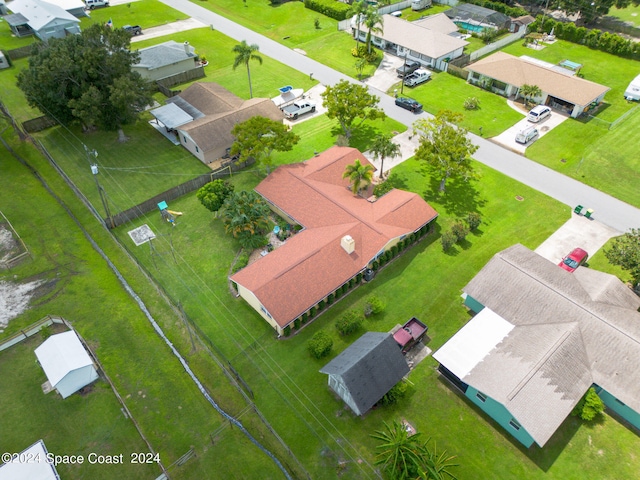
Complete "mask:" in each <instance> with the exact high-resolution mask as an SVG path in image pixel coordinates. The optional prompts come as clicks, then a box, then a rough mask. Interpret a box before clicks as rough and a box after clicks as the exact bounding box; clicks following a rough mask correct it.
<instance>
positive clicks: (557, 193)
mask: <svg viewBox="0 0 640 480" xmlns="http://www.w3.org/2000/svg"><path fill="white" fill-rule="evenodd" d="M161 1H162V2H163V3H165V4H166V5H169V6H170V7H172V8H175V9H176V10H179V11H181V12H183V13H184V14H186V15H189V16H191V17H193V18H195V19H196V20H199V21H200V22H202V23H203V24H205V25H210V26H211V27H212V28H213V29H215V30H218V31H220V32H221V33H223V34H225V35H227V36H228V37H231V38H234V39H236V40H238V41H241V40H246V41H247V43H250V44H251V43H255V44H257V45H258V46H259V47H260V52H261V53H263V54H265V55H267V56H269V57H271V58H274V59H276V60H278V61H280V62H282V63H284V64H285V65H289V66H290V67H292V68H295V69H297V70H298V71H300V72H303V73H306V74H307V75H308V74H310V73H313V78H314V79H316V80H318V81H319V82H321V83H323V84H324V85H333V84H335V83H337V82H339V81H340V80H343V79H344V80H348V81H350V82H356V80H354V79H353V78H351V77H348V76H346V75H343V74H342V73H340V72H337V71H335V70H333V69H332V68H329V67H327V66H325V65H323V64H321V63H319V62H316V61H315V60H312V59H310V58H308V57H306V56H305V55H303V54H301V53H299V52H296V51H294V50H292V49H291V48H289V47H287V46H285V45H282V44H280V43H277V42H275V41H273V40H271V39H269V38H267V37H264V36H263V35H260V34H258V33H256V32H253V31H252V30H249V29H248V28H245V27H243V26H242V25H238V24H237V23H234V22H232V21H231V20H228V19H226V18H224V17H222V16H220V15H218V14H215V13H213V12H211V11H209V10H206V9H205V8H202V7H200V6H198V5H196V4H194V3H191V2H189V1H188V0H161ZM246 8H247V15H251V7H250V6H248V7H246ZM368 88H369V89H370V91H371V92H372V93H374V94H376V95H378V96H379V97H380V107H382V108H383V109H384V111H385V112H386V114H387V115H388V116H389V117H390V118H393V119H394V120H396V121H398V122H401V123H403V124H404V125H407V126H408V127H410V126H411V125H412V124H413V122H414V121H415V120H416V119H417V118H421V117H422V118H430V117H431V115H429V114H427V113H421V114H419V115H414V114H413V113H411V112H409V111H408V110H403V109H401V108H399V107H397V106H396V105H395V103H394V98H393V97H391V96H389V95H387V94H386V93H384V92H382V91H380V90H378V89H376V88H373V87H371V86H369V87H368ZM469 136H470V138H471V140H472V141H473V143H475V144H476V145H478V147H479V149H478V151H477V152H476V153H475V155H474V158H475V159H476V160H478V161H479V162H482V163H484V164H485V165H487V166H489V167H491V168H493V169H495V170H498V171H499V172H502V173H503V174H505V175H507V176H509V177H511V178H513V179H515V180H518V181H520V182H522V183H524V184H525V185H528V186H530V187H532V188H535V189H536V190H538V191H540V192H542V193H544V194H546V195H549V196H550V197H552V198H554V199H556V200H558V201H560V202H562V203H564V204H566V205H568V206H569V207H571V209H573V207H575V206H576V205H583V206H584V207H585V208H591V209H593V210H594V214H593V218H594V219H596V220H598V221H600V222H602V223H604V224H605V225H608V226H610V227H612V228H614V229H616V230H618V231H621V232H625V231H627V230H629V229H630V228H640V209H638V208H636V207H633V206H631V205H629V204H627V203H625V202H622V201H620V200H618V199H616V198H613V197H611V196H610V195H607V194H605V193H603V192H600V191H598V190H596V189H594V188H592V187H589V186H587V185H585V184H583V183H581V182H578V181H576V180H573V179H572V178H569V177H567V176H565V175H562V174H561V173H558V172H556V171H554V170H551V169H550V168H547V167H545V166H543V165H541V164H539V163H536V162H533V161H531V160H528V159H526V158H525V157H523V156H522V155H519V154H516V153H514V152H512V151H510V150H508V149H505V148H503V147H501V146H499V145H497V144H495V143H493V142H490V141H488V140H486V139H484V138H482V137H479V136H477V135H474V134H471V133H470V134H469Z"/></svg>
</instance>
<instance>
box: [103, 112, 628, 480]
mask: <svg viewBox="0 0 640 480" xmlns="http://www.w3.org/2000/svg"><path fill="white" fill-rule="evenodd" d="M314 121H316V120H314ZM304 124H306V125H305V128H308V129H309V132H308V133H305V137H306V136H307V135H309V137H307V138H308V139H311V138H317V139H318V140H317V141H318V142H321V138H322V136H321V135H319V136H318V137H313V135H314V134H313V132H312V131H313V130H314V129H315V125H314V124H313V123H312V121H309V122H304ZM302 125H303V124H301V125H300V126H302ZM476 168H477V169H478V172H479V174H480V178H479V180H478V181H476V182H472V183H471V184H465V183H455V182H454V183H452V184H451V185H449V186H448V189H447V194H446V195H445V196H439V195H438V194H436V193H434V192H435V189H436V188H437V186H436V183H437V182H435V183H434V182H433V181H431V180H429V179H428V177H426V176H425V175H424V173H423V172H422V168H421V166H420V165H418V164H416V163H415V162H414V161H407V162H405V163H403V164H402V165H401V166H399V167H397V168H396V169H395V170H394V172H393V175H394V176H397V178H398V179H399V183H400V184H401V185H403V187H404V188H407V189H409V190H412V191H415V192H418V193H420V194H421V195H424V197H425V198H426V199H427V200H428V201H429V202H430V203H432V205H434V207H435V208H436V209H437V210H438V212H439V213H440V217H439V219H438V226H437V228H436V231H435V233H434V234H432V235H431V236H429V237H427V238H426V239H425V240H424V241H423V242H422V243H421V244H419V245H418V246H417V247H415V248H414V249H413V250H412V251H410V252H408V253H407V254H406V255H405V256H403V257H402V258H400V259H398V260H397V261H396V262H394V263H392V264H391V265H390V266H388V267H387V268H386V269H385V270H383V271H382V272H380V273H379V274H378V276H377V277H376V280H375V281H374V282H372V283H371V284H368V285H366V286H362V287H360V288H359V289H357V290H355V291H354V292H352V293H351V294H349V295H348V296H347V297H345V298H343V299H342V300H341V301H340V302H339V303H338V304H336V305H335V306H334V307H332V309H330V310H329V311H327V312H326V313H324V314H323V315H322V316H321V317H320V318H318V319H317V320H316V321H314V322H313V323H311V324H309V325H308V326H307V327H306V328H304V329H303V330H302V331H301V332H300V333H299V334H298V335H295V336H293V337H291V338H289V339H287V340H284V341H274V340H273V337H274V334H273V331H272V330H271V329H270V328H269V327H268V326H267V325H266V323H265V322H264V321H263V320H262V319H261V318H260V317H259V316H258V315H257V314H256V313H255V312H253V311H252V310H251V308H250V307H248V305H246V303H245V302H243V301H242V300H240V299H235V298H233V297H232V296H230V294H229V291H228V286H227V283H226V281H225V279H224V277H225V275H226V274H227V273H228V271H229V266H230V264H231V261H232V259H233V257H234V256H235V252H236V250H237V248H238V245H237V244H236V243H235V242H234V241H232V240H231V239H229V238H228V237H227V236H225V235H224V234H223V229H222V225H221V223H220V221H219V220H216V219H214V218H213V216H212V215H211V214H210V213H209V212H208V211H206V210H205V209H204V208H203V207H202V206H201V205H199V203H198V201H197V200H196V199H195V198H194V196H193V195H189V196H185V197H183V198H181V199H179V200H177V201H175V202H173V204H172V208H174V207H175V209H177V210H180V211H183V212H185V215H184V216H183V217H181V218H180V223H179V224H178V225H177V226H176V227H175V228H170V227H169V226H168V225H166V224H163V223H162V221H161V219H160V217H159V215H157V214H150V215H147V216H146V217H145V218H142V219H140V220H139V221H136V222H134V223H133V224H132V225H130V226H126V227H123V228H120V229H118V230H117V233H116V234H117V235H118V236H119V237H120V238H121V240H122V241H123V242H124V243H125V244H126V245H128V248H129V249H130V250H132V251H133V253H134V254H135V255H136V256H137V257H138V258H139V259H140V261H141V262H142V263H144V264H145V265H148V268H150V269H151V271H152V272H153V274H154V276H156V278H157V279H158V281H159V282H161V283H162V284H163V285H164V286H165V288H166V289H167V291H168V292H169V293H170V295H172V296H176V297H179V298H181V299H183V301H184V305H185V309H186V310H187V312H188V314H189V315H190V316H191V317H192V318H196V319H197V321H198V322H199V325H201V327H202V329H203V330H204V331H205V332H206V334H207V336H208V337H209V338H211V339H213V340H214V342H215V343H216V344H217V345H218V346H219V347H220V348H221V349H222V350H223V351H224V353H225V355H227V356H228V357H229V358H230V359H231V361H232V363H233V364H234V365H235V366H236V368H238V370H239V371H240V373H241V374H242V375H243V376H244V377H245V379H246V380H247V381H248V383H249V384H250V385H251V388H252V389H253V390H254V391H255V392H258V394H257V397H256V399H257V402H258V404H259V405H260V407H261V409H262V410H263V411H264V412H265V413H266V414H267V416H268V418H269V420H270V422H271V423H272V424H273V425H274V427H275V428H276V430H277V431H278V432H279V433H280V434H281V435H282V436H283V438H285V440H286V441H287V443H288V444H289V445H291V446H292V448H293V451H294V453H295V454H296V455H297V456H298V458H300V459H301V460H302V462H303V463H304V465H305V467H306V468H307V469H308V471H309V472H310V474H311V476H312V477H313V478H319V479H323V478H327V479H328V478H335V475H336V472H337V471H338V468H339V467H338V463H339V462H341V461H344V462H346V471H344V472H343V471H342V470H341V473H340V474H341V475H342V476H343V478H362V477H365V476H367V475H371V474H372V471H373V470H372V467H371V465H372V464H373V461H374V447H375V444H374V442H373V441H372V440H371V439H370V438H369V434H370V433H372V432H373V431H374V430H377V429H380V428H381V427H382V421H387V422H389V421H391V420H393V419H399V418H407V419H409V420H410V421H411V422H412V423H413V424H414V425H416V426H417V427H418V430H419V431H421V432H424V433H425V434H426V435H430V436H432V437H433V438H434V439H435V440H436V441H437V443H438V446H439V447H440V448H446V449H447V450H448V451H449V452H450V453H453V454H456V455H458V458H459V462H460V464H461V465H462V466H461V468H460V469H459V471H458V477H459V478H461V479H466V478H469V479H473V478H514V479H519V478H558V479H564V478H578V477H579V475H578V474H577V473H576V472H580V473H583V472H585V471H586V472H589V473H590V474H591V475H592V476H594V477H598V478H600V477H603V478H604V477H605V476H607V475H608V476H609V478H628V477H629V475H631V472H632V471H633V470H634V469H635V468H637V467H638V465H637V463H638V462H637V460H636V459H635V457H633V456H632V452H633V450H634V449H635V448H637V447H638V446H640V440H639V439H638V438H637V436H636V435H635V434H634V433H632V432H630V431H629V430H627V429H626V428H624V427H623V426H622V425H620V424H619V423H618V422H616V421H612V420H611V419H609V418H606V420H605V422H604V423H602V424H599V425H597V426H596V427H587V426H580V425H579V424H578V423H577V422H575V421H574V420H573V419H569V420H568V421H567V422H565V424H564V425H563V427H562V428H561V429H560V431H559V432H558V434H557V435H556V436H555V437H553V439H552V440H551V442H550V444H549V445H548V446H547V448H545V449H538V448H535V447H534V448H533V449H530V450H529V451H525V450H524V449H522V448H520V447H519V445H518V444H517V443H515V441H513V440H512V439H511V438H510V437H509V436H508V435H507V434H505V433H504V432H502V430H501V429H500V428H499V427H497V426H496V425H495V424H494V423H493V422H492V421H491V420H490V419H488V418H487V417H486V416H485V415H484V414H482V413H481V412H479V411H478V410H476V409H475V408H474V407H473V406H472V405H470V404H469V403H467V402H466V401H465V400H464V399H461V398H460V397H459V396H458V395H456V394H455V393H454V392H453V391H451V389H450V388H449V387H448V386H447V384H445V383H443V382H442V381H441V380H440V379H439V378H438V376H437V374H436V372H435V366H436V365H435V362H433V360H431V359H427V360H425V362H424V363H423V364H421V365H420V366H419V367H418V368H417V369H416V370H415V371H414V372H413V373H412V374H411V377H410V380H411V382H412V387H411V388H410V393H409V396H408V398H407V399H406V400H404V401H403V402H402V403H401V404H400V405H398V406H396V407H393V408H390V409H377V410H374V411H372V412H370V413H368V414H367V415H366V416H365V417H363V418H354V417H353V416H352V415H351V414H350V413H349V412H348V411H347V410H345V409H344V405H343V404H342V402H340V401H338V400H336V399H335V398H334V396H333V395H331V394H330V393H329V391H328V389H327V386H326V381H327V379H326V377H325V376H324V375H321V374H319V373H318V370H319V369H320V368H321V367H322V366H323V365H324V364H325V363H326V361H328V360H323V361H316V360H312V359H311V358H310V357H309V354H308V352H307V351H306V342H307V340H308V339H309V338H310V337H311V336H312V335H313V334H314V333H315V332H316V331H318V330H322V329H324V330H326V331H327V332H328V333H329V334H330V335H331V336H332V337H333V338H334V341H335V343H334V349H333V355H335V354H337V353H339V352H340V351H342V350H343V349H344V348H346V346H348V345H349V344H350V343H351V342H352V341H354V340H355V339H356V338H357V337H358V336H359V335H360V334H361V333H362V332H359V333H358V334H356V335H353V336H351V337H348V338H342V337H339V336H338V335H337V334H336V331H335V329H334V326H333V323H334V320H335V319H336V318H337V317H339V316H340V315H341V314H342V313H343V312H344V311H345V310H347V309H350V308H357V309H361V308H363V305H364V301H365V299H366V298H367V297H368V296H369V295H371V294H376V295H377V296H379V297H380V298H382V299H383V300H384V301H385V302H386V303H387V309H386V311H385V312H384V313H383V314H382V315H381V316H380V318H374V319H372V320H367V321H366V323H365V328H366V329H367V330H374V331H387V330H389V329H390V328H391V327H392V326H393V325H395V324H396V323H401V322H403V321H405V320H406V319H407V318H408V317H410V316H413V315H415V316H417V317H418V318H421V319H422V320H424V321H425V322H426V323H427V324H428V325H429V327H430V329H429V332H430V337H431V343H430V345H429V346H430V348H433V349H436V348H438V347H439V346H440V345H442V344H443V343H444V342H445V341H446V340H447V339H448V338H450V336H451V335H453V334H454V333H455V331H457V329H458V328H460V326H462V325H463V324H464V323H465V322H466V321H467V320H468V318H469V317H468V314H467V313H466V310H465V309H464V308H463V307H462V303H461V300H460V298H459V294H460V290H461V288H462V287H463V286H464V285H465V284H466V283H467V282H468V281H469V280H470V279H471V278H472V277H473V276H474V275H475V273H476V272H477V271H478V270H479V269H480V268H481V267H482V266H483V265H484V264H485V263H486V261H487V260H488V259H489V258H490V257H491V256H492V255H493V254H494V253H495V252H497V251H499V250H501V249H503V248H506V247H507V246H509V245H512V244H513V243H514V242H516V241H519V242H521V243H523V244H525V245H526V246H529V247H530V248H535V247H536V246H537V245H539V244H540V243H541V242H542V241H543V240H544V239H546V238H547V237H548V235H549V234H550V233H551V232H553V231H554V230H555V229H556V228H558V227H559V226H560V225H561V224H562V223H564V221H565V220H566V218H567V217H568V216H569V214H570V212H569V211H568V210H567V208H566V207H565V206H563V205H560V204H559V203H557V202H555V201H553V200H551V199H549V198H548V197H545V196H544V195H541V194H539V193H537V192H535V191H533V190H531V189H529V188H528V187H525V186H523V185H521V184H519V183H517V182H515V181H512V180H510V179H508V178H505V177H504V176H502V175H501V174H498V173H497V172H495V171H492V170H490V169H488V168H487V167H484V166H482V165H480V164H476ZM231 180H232V182H233V183H234V184H235V185H236V189H248V188H252V187H253V186H254V185H255V184H256V183H257V182H258V181H259V180H260V177H257V176H256V175H254V174H252V173H240V174H237V175H234V176H233V178H232V179H231ZM516 196H521V197H523V198H524V200H523V201H518V200H517V199H516ZM468 211H479V212H480V213H481V215H482V217H483V225H482V226H481V227H480V231H479V232H478V233H477V234H473V235H471V236H470V237H468V241H467V242H465V243H464V244H463V245H462V246H461V247H460V246H459V247H456V249H455V250H454V251H453V252H450V253H447V254H445V253H443V252H442V249H441V246H440V243H439V234H440V232H441V231H443V230H444V229H446V228H448V226H449V225H451V224H452V223H453V222H454V221H456V219H458V218H460V217H461V216H463V215H464V214H466V213H467V212H468ZM142 223H147V224H148V225H150V226H151V228H152V229H153V230H154V231H156V232H159V233H161V234H163V235H165V236H166V235H169V233H170V235H171V242H172V244H173V250H174V252H175V253H176V255H177V261H176V262H174V261H173V260H172V258H171V255H170V253H171V244H170V243H169V242H168V239H166V237H165V238H161V239H160V241H158V242H157V243H156V245H157V247H156V248H159V249H161V253H162V255H159V256H156V266H153V257H152V255H151V252H150V251H149V249H147V248H144V247H137V248H136V247H133V246H132V245H133V244H132V243H131V241H130V240H129V239H128V237H127V235H126V230H129V229H131V228H133V227H135V226H136V225H138V224H142ZM211 245H215V248H211ZM407 285H411V288H407ZM589 437H591V439H592V444H591V445H594V447H591V446H589V445H590V444H589V440H588V439H589ZM617 438H623V439H624V441H625V446H624V447H623V448H618V446H617V440H616V439H617ZM478 445H482V448H478ZM595 446H598V447H597V449H599V450H602V451H603V453H602V454H599V453H597V449H596V450H592V449H595ZM591 451H593V452H594V453H589V452H591ZM623 455H624V456H625V457H624V458H625V462H617V459H619V458H620V457H621V456H623ZM603 456H604V458H602V457H603Z"/></svg>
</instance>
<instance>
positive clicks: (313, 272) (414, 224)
mask: <svg viewBox="0 0 640 480" xmlns="http://www.w3.org/2000/svg"><path fill="white" fill-rule="evenodd" d="M356 159H359V160H360V162H361V163H362V164H369V163H370V162H369V161H368V160H367V159H366V158H365V157H364V156H363V155H362V154H361V153H360V152H359V151H358V150H356V149H354V148H347V147H333V148H331V149H329V150H327V151H325V152H323V153H322V154H320V155H319V156H317V157H314V158H311V159H310V160H307V161H306V162H303V163H297V164H292V165H284V166H281V167H279V168H278V169H277V170H275V171H274V172H273V173H272V174H271V175H269V176H268V177H267V178H266V179H265V180H263V181H262V182H261V183H260V184H259V185H258V186H257V187H256V191H257V192H258V193H260V194H261V195H262V196H263V197H264V198H265V199H266V200H267V201H268V202H270V203H272V204H273V205H275V206H276V207H278V208H279V209H281V210H282V211H284V212H286V213H287V214H288V215H289V216H290V217H291V218H293V219H294V220H295V221H296V222H298V223H299V224H301V225H302V226H304V230H302V231H301V232H299V233H297V234H296V235H294V236H292V237H290V238H289V239H288V240H287V242H286V244H285V245H283V246H281V247H280V248H278V249H276V250H274V251H273V252H271V253H269V254H268V255H266V256H265V257H263V258H261V259H260V260H258V261H257V262H254V263H253V264H251V265H249V266H248V267H246V268H244V269H243V270H241V271H239V272H238V273H236V274H235V275H233V276H232V277H231V279H232V280H233V281H234V282H236V283H238V284H240V285H242V286H244V287H245V288H247V289H248V290H250V291H252V292H253V293H254V295H256V297H258V299H259V300H260V302H261V303H262V305H263V306H264V307H265V308H266V309H267V311H268V312H269V314H270V315H271V316H272V317H273V318H274V319H275V320H276V322H277V323H278V324H279V325H280V326H285V325H287V324H288V323H290V322H291V321H293V320H295V319H296V318H297V317H298V316H299V315H301V314H302V313H303V312H305V311H306V310H308V309H309V308H310V307H312V306H313V305H315V304H316V303H317V302H318V301H319V300H320V299H322V298H324V297H326V296H327V295H328V294H329V293H331V292H333V291H334V290H335V289H336V288H338V287H339V286H340V285H342V284H343V283H344V282H345V281H347V280H349V279H350V278H351V277H353V276H354V275H356V274H357V273H358V272H360V271H361V270H362V269H363V268H365V267H366V266H367V264H368V263H369V262H370V261H371V260H372V259H373V258H374V257H375V256H376V255H377V254H378V253H379V252H380V251H381V250H382V249H383V248H384V247H385V245H386V244H387V243H388V242H389V241H390V240H391V239H393V238H396V237H400V236H402V235H407V234H410V233H412V232H414V231H416V230H418V229H419V228H420V227H422V226H423V225H425V224H426V223H429V222H430V221H432V220H433V219H435V218H436V217H437V215H438V214H437V213H436V211H435V210H434V209H433V208H431V206H429V204H427V203H426V202H425V201H424V200H423V199H422V198H421V197H420V196H418V195H416V194H414V193H410V192H405V191H401V190H392V191H391V192H389V193H387V194H386V195H384V196H383V197H382V198H380V199H379V200H377V201H376V202H369V201H367V200H366V199H364V198H362V197H354V195H353V193H351V191H350V190H349V188H348V187H349V182H348V180H347V179H343V178H342V173H343V172H344V169H345V167H346V166H347V165H349V164H353V163H354V161H355V160H356ZM345 235H350V236H351V237H352V238H353V239H354V240H355V251H354V252H353V253H352V254H347V252H346V251H345V250H344V249H343V248H342V247H341V245H340V240H341V239H342V237H344V236H345Z"/></svg>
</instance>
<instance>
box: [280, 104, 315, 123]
mask: <svg viewBox="0 0 640 480" xmlns="http://www.w3.org/2000/svg"><path fill="white" fill-rule="evenodd" d="M282 111H283V112H284V116H285V118H290V119H293V120H295V119H297V118H298V117H299V116H301V115H304V114H305V113H313V112H315V111H316V104H315V103H313V102H310V101H308V100H301V101H298V102H293V103H292V104H291V105H287V106H286V107H284V108H283V109H282Z"/></svg>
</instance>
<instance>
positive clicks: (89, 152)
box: [84, 145, 115, 228]
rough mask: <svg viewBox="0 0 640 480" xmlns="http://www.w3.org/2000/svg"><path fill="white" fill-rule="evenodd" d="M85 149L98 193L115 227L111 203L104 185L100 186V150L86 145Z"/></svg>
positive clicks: (108, 217) (112, 226) (112, 225)
mask: <svg viewBox="0 0 640 480" xmlns="http://www.w3.org/2000/svg"><path fill="white" fill-rule="evenodd" d="M84 151H85V152H86V153H87V160H88V162H89V165H91V173H92V174H93V178H95V180H96V187H97V188H98V195H100V200H101V201H102V206H103V207H104V212H105V214H106V215H107V219H109V222H110V223H111V228H115V225H114V223H113V218H112V217H111V211H110V210H109V204H108V203H107V199H106V198H105V195H104V190H103V188H102V186H100V182H99V181H98V164H97V163H95V161H97V159H98V152H97V151H96V150H95V149H94V150H89V147H87V146H86V145H84ZM91 157H93V158H94V162H91Z"/></svg>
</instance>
